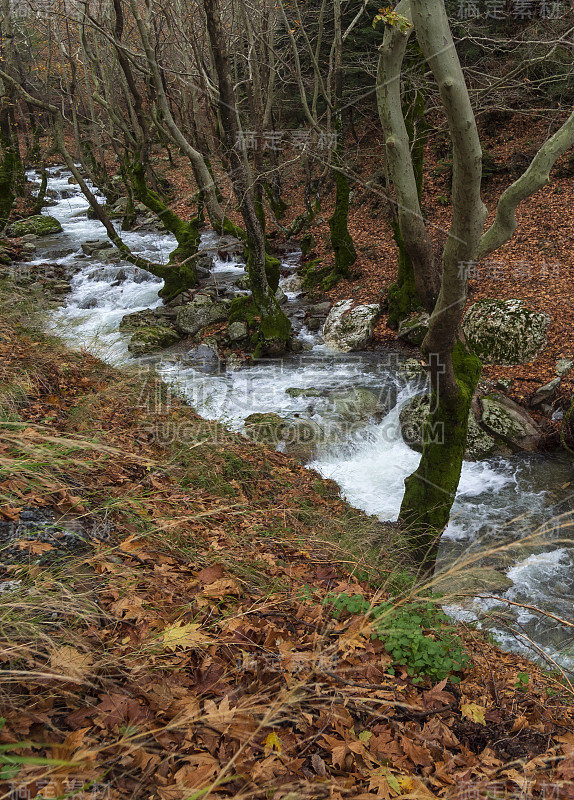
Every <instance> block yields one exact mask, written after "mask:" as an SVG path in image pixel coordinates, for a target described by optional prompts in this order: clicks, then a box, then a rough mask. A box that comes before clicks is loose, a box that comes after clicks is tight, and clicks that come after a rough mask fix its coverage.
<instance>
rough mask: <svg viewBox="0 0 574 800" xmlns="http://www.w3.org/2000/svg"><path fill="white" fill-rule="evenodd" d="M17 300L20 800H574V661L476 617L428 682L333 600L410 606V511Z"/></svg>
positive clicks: (1, 331)
mask: <svg viewBox="0 0 574 800" xmlns="http://www.w3.org/2000/svg"><path fill="white" fill-rule="evenodd" d="M5 288H6V287H5ZM7 305H8V306H10V311H9V313H8V312H7V313H5V314H3V318H2V320H1V324H0V363H1V367H0V370H1V371H0V384H1V398H0V404H1V415H2V420H3V422H2V423H1V424H0V467H1V475H0V492H1V497H0V502H1V504H2V505H1V510H0V520H1V522H0V531H1V534H0V536H2V537H3V539H2V541H1V544H2V552H1V553H0V558H1V559H2V562H3V565H2V567H1V574H0V581H2V583H0V588H1V589H2V591H1V593H0V670H1V672H0V676H1V681H0V717H1V718H2V720H3V721H2V723H0V724H1V725H2V727H1V730H0V779H1V780H2V784H1V786H2V791H3V795H2V796H4V794H6V795H10V793H11V794H12V796H14V797H15V796H18V797H36V796H41V797H44V798H46V800H47V798H53V797H63V796H66V795H67V796H70V795H73V796H79V795H81V794H83V796H84V797H86V798H88V797H92V798H94V797H102V798H103V797H111V798H126V799H127V798H132V797H133V798H152V799H155V798H158V800H186V799H187V800H191V798H195V799H196V800H198V799H199V798H211V797H212V798H237V799H239V798H245V800H247V798H273V799H274V800H280V799H281V800H287V799H288V800H298V799H299V798H301V799H302V798H309V799H311V798H313V799H314V798H333V799H334V800H339V798H364V799H365V800H366V798H394V797H421V798H425V797H426V798H430V797H433V796H434V797H447V798H460V799H461V800H462V798H470V797H473V798H478V797H485V798H486V797H493V796H494V797H508V796H516V797H518V796H521V797H528V796H533V797H536V798H550V797H553V798H556V800H567V799H568V798H574V784H573V780H574V732H573V731H574V721H573V718H574V706H573V705H572V702H573V699H574V695H573V692H572V687H571V686H570V685H569V684H568V683H567V682H566V683H565V682H564V681H563V680H561V679H560V676H551V675H547V674H545V673H543V672H542V671H541V670H540V669H539V668H538V667H536V666H535V665H533V664H531V663H529V662H527V661H525V660H524V659H522V658H519V657H517V656H514V655H509V654H507V653H503V652H501V651H500V650H499V649H497V648H496V646H494V645H493V644H492V643H490V642H489V641H487V640H485V639H484V637H483V636H482V635H481V634H479V633H478V632H477V631H475V630H472V629H465V628H460V629H459V631H458V635H459V636H460V637H461V639H462V641H463V643H464V647H465V649H466V651H467V652H468V654H469V656H470V664H469V666H468V667H466V668H465V669H464V670H463V671H462V672H460V673H459V674H457V675H452V676H450V677H449V678H448V679H445V680H442V681H436V680H435V681H432V682H431V681H428V680H423V681H422V682H420V683H419V682H417V681H416V680H413V676H411V675H409V673H408V671H407V669H406V668H404V667H401V666H397V665H396V664H395V663H394V662H393V656H392V654H389V653H388V652H387V650H386V648H385V640H384V638H383V640H381V639H380V638H377V637H375V638H373V636H372V634H373V633H376V629H375V628H374V624H375V623H374V620H373V616H372V615H370V614H368V613H367V614H356V613H352V610H351V611H349V610H347V611H346V612H344V613H342V614H341V615H339V616H337V615H336V614H335V613H334V609H333V606H332V604H331V603H330V602H328V601H327V602H323V601H325V599H326V598H327V599H328V598H329V597H333V596H340V595H341V594H343V593H345V594H347V595H351V596H355V597H356V596H357V595H360V596H362V597H363V598H364V599H365V600H366V601H367V602H369V603H370V604H372V606H373V607H377V605H378V604H380V603H381V601H386V600H388V599H389V598H394V600H393V602H394V603H395V604H396V606H397V607H398V608H399V609H400V608H401V607H403V606H406V607H408V605H407V604H409V603H411V602H412V595H413V592H415V590H410V591H409V590H408V587H409V585H411V579H412V568H411V565H409V563H408V561H406V559H405V558H404V557H403V556H402V551H401V547H400V540H399V539H398V534H397V532H396V531H395V530H394V529H393V527H392V526H388V527H386V526H383V525H381V524H380V523H378V522H377V521H376V520H374V519H373V518H369V517H366V516H365V515H363V514H360V513H359V512H355V511H353V510H352V509H350V508H348V507H347V506H346V505H345V504H344V503H343V502H342V501H341V500H340V499H339V498H338V496H337V492H336V490H335V487H334V486H333V484H331V483H329V482H326V481H323V480H321V479H320V478H319V476H318V475H316V474H315V473H313V472H311V471H308V470H305V469H303V468H302V467H300V466H299V465H297V464H296V463H295V462H293V461H291V460H290V459H289V458H288V457H286V456H284V455H282V454H279V453H276V452H273V451H270V450H268V449H266V448H264V447H262V446H260V445H257V444H253V443H250V442H248V441H247V440H245V439H244V438H243V437H241V436H239V435H236V434H231V433H228V432H227V431H225V430H223V429H222V428H221V427H219V426H217V425H214V424H211V423H206V422H205V421H203V420H200V419H199V418H198V417H196V416H195V415H194V414H193V413H192V412H191V411H190V409H188V408H187V407H185V406H183V405H182V404H181V403H180V402H178V401H177V399H175V398H173V397H172V396H170V395H169V393H168V392H167V390H166V389H165V387H163V386H162V385H161V384H159V383H158V382H157V381H156V380H155V379H153V378H150V377H149V376H147V377H146V375H145V374H138V373H137V372H134V373H131V374H128V373H123V374H122V373H119V372H116V371H114V370H112V369H111V368H109V367H107V366H105V365H104V364H102V363H101V362H99V361H97V360H96V359H94V358H93V357H91V356H90V355H88V354H87V353H74V352H70V351H66V350H64V349H63V348H62V347H61V346H59V345H58V344H57V343H55V342H54V341H52V340H49V339H47V338H46V337H45V336H43V335H42V334H41V333H39V332H38V331H37V330H36V329H35V328H34V326H33V325H30V324H28V327H26V328H24V327H22V325H21V324H20V323H19V321H18V320H19V312H18V311H17V298H13V297H10V298H9V302H8V304H7ZM42 515H44V516H43V517H42ZM40 518H42V519H44V518H45V519H46V520H48V522H46V524H45V525H44V524H41V523H40V522H37V523H36V526H34V524H30V523H26V522H25V520H26V519H28V520H30V519H35V520H36V521H38V520H39V519H40ZM401 590H402V591H401ZM425 633H426V636H427V637H428V638H430V639H431V640H437V641H438V640H439V639H440V635H441V634H440V631H438V630H434V629H429V630H427V631H425ZM453 679H458V682H455V680H453ZM433 684H434V685H433Z"/></svg>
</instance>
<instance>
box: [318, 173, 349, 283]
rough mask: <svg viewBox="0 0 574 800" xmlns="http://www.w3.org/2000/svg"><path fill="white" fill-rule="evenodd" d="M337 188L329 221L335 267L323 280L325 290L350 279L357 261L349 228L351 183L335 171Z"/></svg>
mask: <svg viewBox="0 0 574 800" xmlns="http://www.w3.org/2000/svg"><path fill="white" fill-rule="evenodd" d="M335 187H336V193H335V210H334V211H333V216H332V217H331V218H330V219H329V230H330V232H331V246H332V248H333V253H334V254H335V265H334V267H333V269H332V270H331V272H330V274H329V275H327V276H326V277H325V278H324V279H323V282H322V288H323V289H330V288H331V287H332V286H334V285H335V284H336V283H337V282H338V281H339V280H340V279H341V278H348V277H349V271H350V269H351V267H352V266H353V264H354V263H355V261H356V260H357V252H356V250H355V245H354V244H353V240H352V238H351V234H350V233H349V229H348V227H347V222H348V218H349V194H350V187H349V181H348V179H347V176H346V175H344V174H343V173H342V172H340V171H339V170H335Z"/></svg>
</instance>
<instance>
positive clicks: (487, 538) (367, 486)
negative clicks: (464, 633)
mask: <svg viewBox="0 0 574 800" xmlns="http://www.w3.org/2000/svg"><path fill="white" fill-rule="evenodd" d="M52 172H54V170H53V171H52ZM31 177H32V178H33V175H32V176H31ZM49 186H50V188H51V189H53V190H55V192H56V193H62V192H63V193H64V195H65V199H63V198H61V199H59V200H58V201H57V205H55V206H53V207H50V208H47V209H46V213H49V214H51V215H53V216H55V217H57V218H58V219H59V220H60V222H61V224H62V226H63V229H64V232H63V233H62V234H60V235H58V236H57V237H51V239H50V248H51V250H52V251H53V250H54V248H55V247H60V248H62V247H64V248H66V249H68V250H69V251H71V252H70V253H69V254H67V255H60V256H59V257H57V258H53V257H51V256H50V255H49V251H48V252H46V253H45V254H44V253H42V256H43V257H42V258H38V260H37V263H42V262H43V261H45V260H46V259H47V258H49V260H50V261H51V262H52V263H54V262H60V263H78V264H80V266H81V269H80V271H79V272H78V273H77V274H76V275H75V277H74V278H73V280H72V292H71V294H70V295H69V296H68V297H67V298H66V301H65V305H64V306H63V307H61V308H60V309H59V310H58V311H56V312H55V313H54V314H53V317H52V320H51V325H52V327H53V329H54V330H55V331H57V332H58V334H59V335H60V336H61V337H62V338H64V339H65V340H66V341H68V342H69V343H70V344H71V345H72V346H82V347H85V348H87V349H89V350H91V351H93V352H94V353H96V354H97V355H98V356H99V357H101V358H103V359H105V360H107V361H108V362H110V363H114V364H127V363H129V362H130V361H131V362H132V363H133V361H132V359H131V358H130V356H129V353H128V351H127V342H128V339H127V337H126V336H124V335H123V334H121V333H120V332H119V331H118V325H119V322H120V320H121V318H122V317H123V316H124V314H126V313H129V312H132V311H137V310H140V309H144V308H149V307H153V306H156V305H159V301H158V297H157V291H158V289H159V287H160V282H159V281H158V280H157V279H155V278H154V277H153V276H151V275H149V274H147V273H145V272H142V271H141V270H136V269H134V268H133V267H131V266H129V265H126V264H122V265H121V266H122V269H123V270H124V271H125V273H126V274H127V279H126V280H125V281H123V282H121V283H119V284H117V283H116V275H117V272H118V269H119V267H118V266H116V265H112V266H109V265H103V264H101V263H99V262H98V261H97V258H85V259H82V260H81V261H79V260H78V259H79V257H80V256H81V247H80V246H81V243H82V242H83V241H85V240H87V239H105V232H104V229H103V227H102V226H101V225H100V223H99V222H97V221H95V220H90V219H88V218H87V216H86V213H85V212H86V210H87V207H88V204H87V202H86V201H85V199H84V198H83V196H82V195H81V194H80V193H79V190H78V187H74V186H70V185H69V184H68V173H64V172H62V173H61V175H60V176H55V175H53V176H52V177H51V178H50V183H49ZM70 194H71V196H69V195H70ZM123 236H124V238H125V240H126V242H127V243H128V244H129V246H130V247H131V248H132V249H133V250H134V251H135V252H137V253H138V254H141V255H143V256H145V257H147V258H149V259H151V260H155V261H162V262H165V261H166V260H167V258H168V255H169V252H170V250H172V249H173V247H174V244H175V242H174V240H173V238H172V237H170V236H168V235H165V234H158V233H149V232H147V233H144V232H142V233H138V232H131V233H127V234H123ZM216 240H217V236H216V235H215V234H214V233H213V232H212V231H210V232H207V233H206V234H205V235H204V237H203V243H204V245H205V246H206V247H208V246H209V247H211V246H214V244H215V242H216ZM40 252H41V250H39V253H40ZM56 255H57V254H56ZM286 265H287V266H288V267H290V268H291V269H294V261H293V259H290V260H288V262H287V264H286ZM213 273H214V276H215V278H216V279H217V280H221V281H223V282H225V281H230V280H233V279H235V278H237V277H238V276H240V275H242V274H243V273H244V269H243V265H242V264H238V263H230V262H229V261H221V260H217V261H216V263H215V266H214V270H213ZM288 298H289V303H290V304H291V305H290V308H291V309H293V310H294V314H295V316H294V323H295V325H296V329H297V330H299V336H300V338H301V339H302V341H303V342H304V343H305V344H306V346H307V347H311V348H312V349H311V350H309V351H308V352H305V353H303V354H301V355H298V356H291V357H288V358H285V359H281V360H276V361H274V360H266V361H262V362H260V363H258V364H255V365H254V366H252V367H249V368H244V369H240V370H236V371H223V370H221V369H220V368H218V367H217V366H213V365H212V366H209V365H208V366H205V365H203V366H198V364H197V363H195V362H193V360H190V359H189V358H188V357H187V354H186V352H184V351H183V350H182V348H181V346H180V347H179V349H178V347H176V348H175V349H173V350H172V351H170V352H168V353H166V354H164V355H163V356H161V357H157V358H155V359H149V362H150V365H151V366H152V367H153V369H157V370H158V371H159V372H160V374H161V375H162V376H163V377H164V378H165V379H166V380H168V381H170V382H172V383H173V384H174V385H176V386H177V387H178V389H179V391H180V392H182V393H183V394H184V395H185V396H186V397H187V398H188V400H189V402H190V404H191V405H192V406H193V407H194V408H195V409H196V410H197V412H198V413H199V414H201V415H202V416H203V417H204V418H206V419H217V420H220V421H223V422H224V423H226V424H227V425H228V426H229V427H231V428H233V429H235V430H241V428H242V425H243V422H244V420H245V418H246V417H247V416H248V415H249V414H252V413H254V412H268V411H273V412H276V413H278V414H280V415H282V416H292V417H300V418H306V419H311V420H315V421H318V422H321V423H322V424H323V425H324V426H325V427H326V429H327V430H328V431H329V432H330V434H334V435H329V436H328V437H327V439H326V441H325V443H324V444H323V445H321V447H320V449H319V452H318V453H317V454H316V456H315V460H314V461H313V462H312V463H311V464H310V465H309V466H310V467H312V468H313V469H315V470H317V471H318V472H319V473H321V474H322V475H323V476H325V477H328V478H332V479H334V480H335V481H336V482H337V483H338V484H339V486H340V487H341V492H342V494H343V496H344V497H345V498H346V499H347V500H348V501H349V502H350V503H351V504H352V505H354V506H356V507H357V508H360V509H363V510H364V511H366V512H367V513H368V514H371V515H375V516H377V517H379V518H380V519H382V520H387V519H396V518H397V515H398V511H399V508H400V502H401V498H402V494H403V487H404V484H403V482H404V479H405V477H406V476H407V475H408V474H410V473H411V472H412V471H413V470H414V469H415V468H416V466H417V464H418V460H419V458H420V456H419V455H418V454H417V453H416V452H414V451H413V450H411V449H410V448H409V447H408V446H407V445H406V444H405V443H404V441H403V439H402V437H401V433H400V426H399V420H398V414H399V410H400V407H401V405H402V404H403V403H404V402H405V401H406V400H407V399H408V398H410V397H412V396H413V394H415V393H417V392H418V391H420V386H419V385H417V384H416V383H409V382H408V381H405V380H404V379H402V378H401V375H400V373H399V372H398V371H397V358H396V356H395V355H394V354H392V353H378V354H372V353H359V354H350V355H341V354H337V353H334V352H332V351H329V350H328V349H327V348H326V347H325V346H324V345H323V344H322V341H321V338H320V336H317V335H313V334H310V333H309V332H308V331H307V330H306V329H305V327H304V325H302V323H301V319H300V318H301V316H302V314H301V312H300V311H299V312H297V310H296V309H297V302H298V300H297V293H296V292H288ZM94 303H95V305H93V304H94ZM86 305H93V307H91V308H88V309H87V308H85V306H86ZM140 363H141V360H140ZM290 387H298V388H302V387H312V388H314V389H321V390H335V389H353V388H355V387H365V388H368V389H371V390H372V391H375V392H376V393H377V394H378V396H379V397H380V399H381V400H382V401H383V403H384V404H386V405H387V407H389V408H390V410H389V411H388V413H387V414H386V416H384V418H383V419H382V421H381V420H378V421H376V420H370V421H368V422H366V423H363V424H361V425H356V424H353V425H351V424H349V423H348V422H345V420H344V419H341V418H340V416H339V417H338V416H337V414H334V413H333V409H332V406H331V405H330V404H329V400H328V398H324V397H318V398H309V397H298V398H293V397H291V396H290V395H288V394H286V391H285V390H286V389H288V388H290ZM333 442H335V443H333ZM571 479H572V463H571V461H570V460H569V459H567V458H565V457H560V456H557V457H549V456H542V455H529V454H521V455H515V456H513V457H512V458H506V459H503V458H497V459H490V460H487V461H481V462H476V463H465V464H464V468H463V472H462V478H461V482H460V487H459V491H458V495H457V499H456V502H455V505H454V507H453V513H452V520H451V523H450V525H449V526H448V528H447V530H446V532H445V533H444V535H443V538H442V543H441V552H440V561H441V563H442V564H443V565H445V564H451V565H452V564H456V563H459V564H463V565H464V566H463V567H462V569H464V568H466V565H468V564H469V562H471V561H472V560H473V559H477V558H479V556H480V555H481V554H482V555H484V551H485V549H491V548H498V552H495V553H493V554H489V556H488V563H489V565H491V566H494V567H495V568H496V569H498V570H500V571H502V572H504V573H506V575H507V576H508V577H509V578H510V579H511V580H512V581H513V585H512V587H511V588H510V589H509V590H508V591H506V592H505V593H503V594H502V595H500V597H501V598H506V599H508V600H512V601H514V602H516V603H519V604H528V605H536V606H538V607H539V608H541V609H545V610H547V611H548V612H551V613H553V614H556V615H558V616H561V617H563V618H565V619H567V620H569V621H570V622H574V610H573V599H574V570H573V566H574V540H573V536H572V528H571V527H569V520H570V511H571V510H572V508H573V505H574V503H573V499H572V498H573V492H572V488H573V487H574V483H573V486H572V487H571V486H570V485H569V482H570V481H571ZM449 610H450V612H451V613H453V614H454V615H456V616H458V617H462V618H467V619H473V620H476V619H477V618H478V617H482V616H483V615H484V612H488V613H489V614H490V615H491V616H492V617H493V619H494V621H491V622H490V623H489V625H490V626H491V627H494V629H495V631H496V632H497V635H498V636H499V638H500V639H501V640H502V642H503V643H504V645H505V646H507V647H509V648H512V649H518V650H521V649H529V648H530V649H529V654H530V655H531V656H532V652H533V651H532V646H531V645H530V644H529V643H528V639H531V640H533V642H534V643H535V647H536V648H539V649H540V652H543V653H545V654H547V655H548V656H549V657H550V658H552V659H555V660H556V661H557V662H558V663H560V664H562V665H563V666H565V667H567V668H570V669H574V635H573V632H574V628H568V627H565V626H563V625H559V624H558V623H556V622H554V621H553V620H552V619H549V618H548V617H544V616H541V615H540V614H537V613H535V612H533V611H530V610H529V609H526V608H521V607H518V606H509V605H508V604H505V603H503V602H502V603H501V601H495V600H491V599H482V600H481V599H476V600H473V601H469V602H468V603H466V604H463V605H461V606H460V605H459V606H456V607H454V606H453V607H450V608H449ZM501 613H503V614H504V619H501ZM507 620H512V631H510V630H509V629H508V627H507V622H506V621H507ZM524 637H528V638H524ZM534 653H536V650H535V651H534Z"/></svg>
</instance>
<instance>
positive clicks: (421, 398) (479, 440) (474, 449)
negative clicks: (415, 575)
mask: <svg viewBox="0 0 574 800" xmlns="http://www.w3.org/2000/svg"><path fill="white" fill-rule="evenodd" d="M429 409H430V401H429V396H428V394H424V395H417V396H416V397H413V398H412V399H411V400H409V402H408V403H406V404H405V405H404V406H403V408H402V409H401V411H400V414H399V422H400V426H401V433H402V436H403V439H404V440H405V442H406V444H408V445H409V447H411V448H412V449H413V450H416V451H417V452H419V453H422V450H423V435H424V424H425V422H426V419H427V417H428V414H429ZM441 435H442V431H441V430H440V429H437V430H436V431H431V436H433V437H434V438H435V439H436V437H439V438H438V439H437V440H438V441H440V437H441ZM502 454H508V449H507V448H506V447H505V445H504V443H503V442H502V441H500V440H498V439H496V438H495V437H493V436H490V435H489V434H488V433H487V432H486V431H485V430H484V429H483V428H482V427H481V426H480V424H479V423H478V422H477V419H476V417H475V414H474V411H473V410H472V409H471V410H470V412H469V415H468V434H467V439H466V450H465V454H464V457H465V460H466V461H479V460H480V459H482V458H488V457H489V456H493V455H502Z"/></svg>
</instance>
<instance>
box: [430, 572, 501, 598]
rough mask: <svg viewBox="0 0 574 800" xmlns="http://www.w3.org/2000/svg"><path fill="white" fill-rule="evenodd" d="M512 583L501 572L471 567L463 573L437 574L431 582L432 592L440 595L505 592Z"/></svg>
mask: <svg viewBox="0 0 574 800" xmlns="http://www.w3.org/2000/svg"><path fill="white" fill-rule="evenodd" d="M513 585H514V584H513V582H512V581H511V579H510V578H508V577H507V576H506V575H505V574H504V573H503V572H499V571H498V570H496V569H492V568H491V567H471V568H465V569H464V571H461V572H456V571H453V572H452V573H446V574H443V575H440V574H438V575H437V576H436V577H435V581H434V582H433V591H437V592H441V594H445V595H451V594H470V595H473V594H483V593H485V592H486V593H491V592H505V591H506V590H507V589H510V587H511V586H513Z"/></svg>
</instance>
